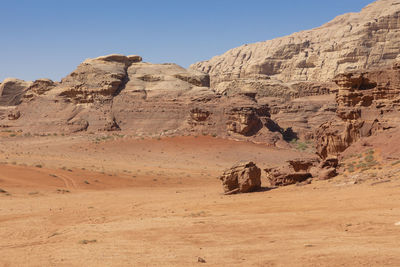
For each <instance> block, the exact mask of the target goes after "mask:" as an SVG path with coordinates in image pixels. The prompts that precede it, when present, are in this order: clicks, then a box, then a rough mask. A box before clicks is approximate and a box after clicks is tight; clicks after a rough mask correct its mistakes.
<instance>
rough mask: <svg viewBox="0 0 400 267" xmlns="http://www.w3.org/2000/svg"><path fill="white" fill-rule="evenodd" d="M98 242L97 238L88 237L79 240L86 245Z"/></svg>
mask: <svg viewBox="0 0 400 267" xmlns="http://www.w3.org/2000/svg"><path fill="white" fill-rule="evenodd" d="M96 242H97V240H96V239H92V240H86V239H83V240H81V241H79V244H83V245H86V244H90V243H96Z"/></svg>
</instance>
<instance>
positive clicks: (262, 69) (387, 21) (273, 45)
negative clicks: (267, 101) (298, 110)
mask: <svg viewBox="0 0 400 267" xmlns="http://www.w3.org/2000/svg"><path fill="white" fill-rule="evenodd" d="M399 48H400V2H399V1H398V0H378V1H376V2H374V3H372V4H370V5H368V6H367V7H365V8H364V9H363V10H362V11H361V12H360V13H349V14H344V15H341V16H338V17H337V18H335V19H334V20H332V21H331V22H329V23H327V24H325V25H323V26H321V27H319V28H316V29H312V30H307V31H302V32H298V33H294V34H292V35H290V36H286V37H282V38H277V39H274V40H270V41H266V42H259V43H254V44H246V45H243V46H241V47H237V48H234V49H232V50H229V51H227V52H226V53H225V54H223V55H220V56H216V57H214V58H212V59H210V60H208V61H203V62H199V63H196V64H193V65H192V66H191V68H192V69H196V70H200V71H203V72H206V73H208V74H210V77H211V84H212V86H213V87H215V88H217V90H219V91H230V90H232V91H235V90H237V88H243V87H244V86H248V87H251V88H254V89H256V90H258V91H263V92H264V94H265V95H267V96H277V94H278V93H281V95H282V96H287V95H288V94H290V93H288V92H287V91H288V90H290V89H291V88H293V87H292V86H287V85H285V84H282V82H284V83H288V82H292V81H313V82H326V81H329V80H330V79H332V78H333V77H335V76H336V75H337V74H339V73H344V72H347V71H354V70H358V69H370V68H375V67H383V66H386V65H388V64H390V63H392V62H393V60H394V59H395V58H396V57H397V56H398V55H399V54H400V49H399ZM285 87H286V88H285ZM294 90H295V92H294V93H293V94H294V95H296V94H300V92H301V91H302V89H301V88H294ZM290 91H291V90H290ZM321 91H323V90H321ZM258 93H259V95H262V93H260V92H258ZM314 93H315V92H313V94H314ZM318 93H322V92H318Z"/></svg>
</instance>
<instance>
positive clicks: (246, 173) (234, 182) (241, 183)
mask: <svg viewBox="0 0 400 267" xmlns="http://www.w3.org/2000/svg"><path fill="white" fill-rule="evenodd" d="M219 179H220V180H221V181H222V186H223V187H224V191H225V194H235V193H249V192H253V191H256V190H258V189H260V188H261V169H260V168H258V167H257V166H256V165H255V164H254V163H253V162H248V163H239V164H236V165H234V166H233V167H232V168H230V169H228V170H226V171H225V172H224V173H223V174H222V176H221V177H220V178H219Z"/></svg>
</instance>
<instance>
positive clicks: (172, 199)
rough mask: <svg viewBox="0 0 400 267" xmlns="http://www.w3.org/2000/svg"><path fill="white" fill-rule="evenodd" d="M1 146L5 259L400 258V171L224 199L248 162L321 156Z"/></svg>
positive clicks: (19, 262)
mask: <svg viewBox="0 0 400 267" xmlns="http://www.w3.org/2000/svg"><path fill="white" fill-rule="evenodd" d="M0 145H1V147H0V161H1V162H3V163H2V164H0V188H1V189H3V191H5V192H2V193H0V266H198V265H200V266H201V265H205V266H207V265H208V266H400V223H398V222H400V206H399V203H400V194H399V190H400V179H396V177H394V178H393V177H392V178H391V180H390V181H389V182H386V181H383V182H380V183H376V182H375V183H370V182H365V183H362V184H354V183H347V182H342V181H341V180H340V178H337V179H334V180H331V181H316V182H313V183H312V184H310V185H305V186H289V187H285V188H278V189H272V190H268V189H267V188H265V190H263V191H262V192H257V193H252V194H243V195H234V196H224V195H222V194H221V193H222V187H221V185H220V181H219V180H218V179H217V176H218V175H219V174H220V173H221V172H222V170H223V169H225V168H227V167H229V166H231V165H232V164H234V163H235V162H237V161H239V160H254V161H255V162H256V163H257V164H258V165H259V166H260V167H261V168H266V167H268V166H271V165H277V164H279V163H280V162H282V161H284V160H287V159H290V158H295V157H307V156H310V155H309V154H307V153H300V152H296V151H290V150H277V149H273V148H269V147H265V146H263V145H255V144H251V143H242V142H234V141H227V140H220V139H217V138H212V137H198V138H195V137H180V138H178V137H175V138H162V139H161V140H158V139H150V140H142V139H137V138H129V137H126V136H125V137H122V136H115V137H114V138H111V137H109V136H104V137H102V138H99V137H96V136H74V137H61V136H47V137H22V136H15V137H7V136H3V137H2V138H1V143H0ZM263 179H264V180H263V183H264V184H265V185H266V181H265V178H263ZM396 223H398V225H396ZM199 257H200V258H202V259H204V260H205V261H206V263H199V262H198V258H199Z"/></svg>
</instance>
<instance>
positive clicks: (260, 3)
mask: <svg viewBox="0 0 400 267" xmlns="http://www.w3.org/2000/svg"><path fill="white" fill-rule="evenodd" d="M371 2H373V0H279V1H277V0H140V1H139V0H131V1H127V0H126V1H123V0H113V1H112V0H109V1H105V0H80V1H76V0H0V11H1V12H0V81H1V80H3V79H4V78H5V77H17V78H21V79H25V80H34V79H37V78H51V79H53V80H60V79H61V78H62V77H64V76H66V75H67V74H68V73H70V72H71V71H73V70H74V69H75V68H76V66H77V65H78V64H79V63H80V62H82V61H83V60H84V59H85V58H91V57H97V56H101V55H106V54H111V53H120V54H137V55H141V56H142V57H143V59H144V61H147V62H153V63H165V62H174V63H177V64H179V65H182V66H184V67H188V66H189V65H190V64H191V63H194V62H197V61H201V60H206V59H209V58H211V57H213V56H215V55H219V54H222V53H224V52H225V51H227V50H228V49H231V48H234V47H237V46H240V45H242V44H246V43H253V42H258V41H265V40H269V39H273V38H276V37H280V36H284V35H288V34H291V33H293V32H297V31H300V30H306V29H310V28H315V27H317V26H320V25H322V24H324V23H325V22H328V21H329V20H331V19H333V18H334V17H336V16H337V15H340V14H343V13H347V12H358V11H360V10H361V8H363V7H364V6H366V5H367V4H369V3H371Z"/></svg>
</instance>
